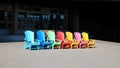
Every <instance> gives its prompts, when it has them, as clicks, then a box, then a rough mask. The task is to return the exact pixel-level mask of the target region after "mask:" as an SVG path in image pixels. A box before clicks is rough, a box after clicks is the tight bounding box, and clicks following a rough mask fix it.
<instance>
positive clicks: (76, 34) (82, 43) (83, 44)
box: [74, 32, 88, 48]
mask: <svg viewBox="0 0 120 68" xmlns="http://www.w3.org/2000/svg"><path fill="white" fill-rule="evenodd" d="M74 39H75V40H76V41H78V42H79V48H87V43H88V42H87V41H83V40H82V37H81V34H80V33H79V32H74Z"/></svg>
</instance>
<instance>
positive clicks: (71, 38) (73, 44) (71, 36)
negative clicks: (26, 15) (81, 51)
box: [66, 31, 79, 48]
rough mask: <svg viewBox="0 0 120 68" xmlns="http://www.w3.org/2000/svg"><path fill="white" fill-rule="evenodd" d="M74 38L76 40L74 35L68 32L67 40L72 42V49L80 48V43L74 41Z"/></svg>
mask: <svg viewBox="0 0 120 68" xmlns="http://www.w3.org/2000/svg"><path fill="white" fill-rule="evenodd" d="M73 38H74V36H73V33H72V32H69V31H67V32H66V39H67V40H68V41H70V42H71V44H70V46H71V48H73V47H76V48H78V44H79V42H78V41H76V40H74V39H73Z"/></svg>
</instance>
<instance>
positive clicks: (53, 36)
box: [47, 31, 55, 42]
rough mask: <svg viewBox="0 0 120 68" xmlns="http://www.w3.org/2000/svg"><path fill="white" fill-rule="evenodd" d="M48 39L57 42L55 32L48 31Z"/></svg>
mask: <svg viewBox="0 0 120 68" xmlns="http://www.w3.org/2000/svg"><path fill="white" fill-rule="evenodd" d="M47 39H48V40H51V41H54V42H55V32H54V31H47Z"/></svg>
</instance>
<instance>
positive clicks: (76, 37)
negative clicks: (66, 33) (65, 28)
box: [74, 32, 82, 41]
mask: <svg viewBox="0 0 120 68" xmlns="http://www.w3.org/2000/svg"><path fill="white" fill-rule="evenodd" d="M74 39H75V40H78V41H81V40H82V38H81V34H80V33H79V32H74Z"/></svg>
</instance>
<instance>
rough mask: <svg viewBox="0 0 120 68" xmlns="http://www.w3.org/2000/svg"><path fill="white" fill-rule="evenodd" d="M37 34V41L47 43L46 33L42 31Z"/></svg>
mask: <svg viewBox="0 0 120 68" xmlns="http://www.w3.org/2000/svg"><path fill="white" fill-rule="evenodd" d="M36 34H37V39H39V40H40V41H45V32H44V31H42V30H38V31H37V32H36Z"/></svg>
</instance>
